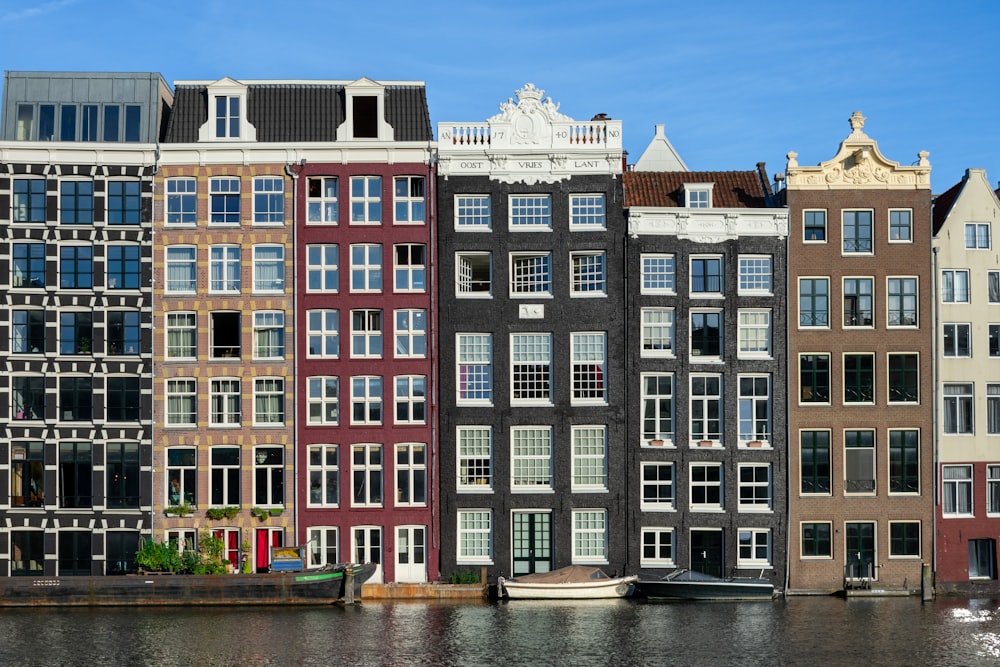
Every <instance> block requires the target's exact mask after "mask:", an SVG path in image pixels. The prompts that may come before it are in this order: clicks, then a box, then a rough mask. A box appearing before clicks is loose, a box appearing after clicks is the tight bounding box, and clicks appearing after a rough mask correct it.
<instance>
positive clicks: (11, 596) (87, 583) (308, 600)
mask: <svg viewBox="0 0 1000 667" xmlns="http://www.w3.org/2000/svg"><path fill="white" fill-rule="evenodd" d="M368 567H369V566H360V567H357V568H355V569H354V570H352V574H353V575H354V576H353V580H354V581H353V585H354V586H355V590H356V591H357V594H356V599H360V587H361V583H362V582H363V581H364V580H365V579H367V578H368V577H369V576H371V574H372V572H373V571H374V566H371V567H370V569H366V568H368ZM344 584H345V576H344V568H343V567H338V568H333V569H326V570H316V571H312V572H308V571H307V572H294V573H291V572H289V573H276V574H217V575H212V574H205V575H165V574H161V575H125V576H107V577H5V578H2V579H0V607H28V606H30V607H37V606H70V607H74V606H75V607H100V606H117V605H130V606H131V605H151V606H161V605H162V606H166V605H192V606H208V605H269V604H303V605H305V604H315V605H322V604H332V603H334V602H336V601H338V600H340V599H342V598H343V597H344Z"/></svg>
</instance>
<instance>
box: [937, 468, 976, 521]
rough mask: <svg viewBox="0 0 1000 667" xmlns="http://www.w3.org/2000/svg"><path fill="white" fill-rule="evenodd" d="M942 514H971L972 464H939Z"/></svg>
mask: <svg viewBox="0 0 1000 667" xmlns="http://www.w3.org/2000/svg"><path fill="white" fill-rule="evenodd" d="M941 476H942V478H943V480H942V483H941V487H942V488H941V495H942V498H941V504H942V507H943V509H942V513H943V514H944V516H972V515H973V510H972V466H970V465H946V466H941Z"/></svg>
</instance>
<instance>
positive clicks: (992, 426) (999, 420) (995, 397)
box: [986, 382, 1000, 435]
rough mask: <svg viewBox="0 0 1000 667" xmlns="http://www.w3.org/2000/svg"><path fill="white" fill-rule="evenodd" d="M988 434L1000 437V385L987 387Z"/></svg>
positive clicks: (989, 384)
mask: <svg viewBox="0 0 1000 667" xmlns="http://www.w3.org/2000/svg"><path fill="white" fill-rule="evenodd" d="M986 432H987V433H988V434H989V435H1000V384H995V383H992V382H991V383H988V384H987V385H986Z"/></svg>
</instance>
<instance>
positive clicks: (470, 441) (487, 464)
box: [457, 426, 493, 491]
mask: <svg viewBox="0 0 1000 667" xmlns="http://www.w3.org/2000/svg"><path fill="white" fill-rule="evenodd" d="M457 436H458V437H457V440H458V448H457V451H458V480H457V488H458V490H459V491H492V490H493V429H492V428H490V427H489V426H459V427H457Z"/></svg>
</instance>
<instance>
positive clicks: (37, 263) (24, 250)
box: [10, 243, 46, 288]
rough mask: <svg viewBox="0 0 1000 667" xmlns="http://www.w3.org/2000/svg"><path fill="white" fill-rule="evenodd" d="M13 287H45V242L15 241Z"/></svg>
mask: <svg viewBox="0 0 1000 667" xmlns="http://www.w3.org/2000/svg"><path fill="white" fill-rule="evenodd" d="M11 245H12V253H11V254H12V255H13V260H14V261H13V262H12V263H11V268H12V273H11V283H10V284H11V287H25V288H42V287H45V273H46V261H45V244H44V243H13V244H11Z"/></svg>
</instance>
